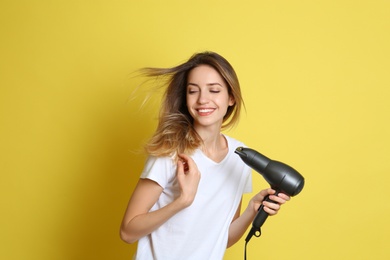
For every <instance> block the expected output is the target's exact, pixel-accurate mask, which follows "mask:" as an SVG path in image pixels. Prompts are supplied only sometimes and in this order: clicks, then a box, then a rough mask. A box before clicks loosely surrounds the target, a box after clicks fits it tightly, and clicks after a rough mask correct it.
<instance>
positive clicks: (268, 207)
mask: <svg viewBox="0 0 390 260" xmlns="http://www.w3.org/2000/svg"><path fill="white" fill-rule="evenodd" d="M275 192H276V191H275V190H273V189H271V188H269V189H264V190H262V191H260V192H259V193H257V194H256V195H255V196H254V197H253V198H252V199H251V201H250V203H251V204H252V208H253V210H254V211H255V212H256V213H257V211H258V209H259V207H260V205H261V204H263V205H264V208H263V209H264V211H265V212H267V213H268V214H269V215H275V214H277V213H278V211H279V209H280V207H281V205H283V204H284V203H286V202H287V201H289V200H290V196H288V195H286V194H284V193H279V194H278V195H274V194H275ZM267 195H269V198H270V200H272V201H274V202H270V201H265V200H264V198H265V197H266V196H267Z"/></svg>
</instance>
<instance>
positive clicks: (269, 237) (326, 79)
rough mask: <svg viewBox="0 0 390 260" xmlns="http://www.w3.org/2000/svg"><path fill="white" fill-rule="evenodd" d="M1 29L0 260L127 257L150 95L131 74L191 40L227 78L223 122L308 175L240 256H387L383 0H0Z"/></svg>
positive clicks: (172, 55)
mask: <svg viewBox="0 0 390 260" xmlns="http://www.w3.org/2000/svg"><path fill="white" fill-rule="evenodd" d="M0 26H1V27H0V35H1V40H0V47H1V49H0V153H1V154H0V172H1V179H0V202H1V204H0V206H1V215H0V218H1V221H0V223H1V224H0V247H1V249H0V258H1V259H23V260H24V259H37V260H38V259H39V260H42V259H57V260H61V259H64V260H65V259H131V254H132V253H133V252H134V250H135V245H127V244H125V243H123V242H122V241H121V240H120V239H119V235H118V229H119V225H120V221H121V219H122V215H123V212H124V210H125V207H126V204H127V201H128V199H129V197H130V194H131V192H132V190H133V188H134V185H135V182H136V180H137V178H138V176H139V174H140V171H141V170H142V167H143V162H144V159H145V156H144V155H143V154H142V153H139V150H140V149H141V148H142V144H143V143H144V141H145V140H147V138H148V137H149V136H150V134H151V133H152V132H153V130H154V127H155V124H156V121H155V118H156V115H157V112H158V103H159V95H158V94H157V95H155V96H153V97H152V98H151V100H150V102H148V103H147V105H145V106H144V107H143V108H142V109H139V108H140V105H141V103H142V101H143V99H144V97H145V96H147V95H148V92H147V91H146V90H145V91H144V90H142V91H138V92H136V93H137V95H135V96H134V95H133V96H132V98H131V99H129V97H130V96H131V94H132V92H133V90H134V87H135V86H137V85H138V84H139V83H140V82H141V81H142V79H140V78H135V77H133V76H134V74H132V72H133V71H135V70H136V69H138V68H141V67H144V66H157V67H164V66H173V65H177V64H179V63H180V62H182V61H184V60H186V59H187V58H188V57H189V56H190V55H192V53H194V52H197V51H203V50H213V51H216V52H218V53H220V54H222V55H223V56H225V57H226V58H227V59H228V60H229V61H230V62H231V63H232V64H233V66H234V67H235V69H236V71H237V73H238V75H239V78H240V81H241V85H242V91H243V95H244V98H245V102H246V113H244V114H243V115H242V120H241V123H240V125H239V126H238V127H236V128H235V129H234V130H231V131H229V132H227V134H229V135H231V136H233V137H235V138H238V139H240V140H242V141H244V142H245V143H246V144H247V145H248V146H250V147H252V148H254V149H256V150H258V151H260V152H262V153H264V154H265V155H267V156H268V157H271V158H273V159H277V160H280V161H283V162H285V163H288V164H290V165H292V166H293V167H294V168H296V169H297V170H299V171H300V172H301V173H302V175H304V176H305V178H306V186H305V188H304V190H303V191H302V193H301V194H299V195H298V196H296V197H294V198H293V199H292V201H291V202H289V203H288V204H287V205H285V206H283V208H282V210H281V211H280V213H279V214H278V215H277V216H275V217H272V218H269V219H268V220H267V222H266V223H265V225H264V226H263V228H262V231H263V235H262V236H261V237H260V238H252V240H251V241H250V243H249V245H248V259H390V244H389V235H390V224H389V219H390V203H389V198H390V189H389V182H390V177H389V176H390V127H389V124H390V122H389V119H390V116H389V115H390V105H389V100H390V77H389V71H390V51H389V46H390V37H389V32H390V2H389V1H385V0H382V1H381V0H372V1H369V0H366V1H362V0H360V1H359V0H349V1H348V0H327V1H325V0H324V1H312V0H306V1H286V0H280V1H278V0H273V1H268V0H267V1H264V0H261V1H257V0H253V1H245V0H243V1H226V0H225V1H222V0H221V1H215V0H202V1H183V0H181V1H179V0H178V1H171V0H167V1H147V0H146V1H134V0H133V1H124V0H122V1H119V0H114V1H92V0H90V1H75V0H71V1H69V0H68V1H49V0H46V1H45V0H41V1H27V0H24V1H23V0H20V1H17V0H16V1H10V0H2V1H1V2H0ZM253 179H254V190H260V189H262V188H265V187H267V185H266V183H265V182H264V181H263V179H262V177H261V176H260V175H259V174H257V173H255V172H254V173H253ZM249 198H250V196H245V197H244V200H245V202H247V201H248V199H249ZM194 224H196V223H194ZM243 248H244V242H243V240H241V241H240V242H238V243H237V244H236V245H235V246H234V247H233V248H230V249H228V250H227V253H226V256H225V259H232V260H233V259H234V260H236V259H243V252H244V251H243Z"/></svg>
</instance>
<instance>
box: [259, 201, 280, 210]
mask: <svg viewBox="0 0 390 260" xmlns="http://www.w3.org/2000/svg"><path fill="white" fill-rule="evenodd" d="M263 205H264V207H267V208H269V209H271V210H274V211H278V210H279V209H280V205H279V204H277V203H272V202H270V201H264V202H263Z"/></svg>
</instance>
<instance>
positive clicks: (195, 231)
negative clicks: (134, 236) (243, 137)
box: [135, 136, 252, 260]
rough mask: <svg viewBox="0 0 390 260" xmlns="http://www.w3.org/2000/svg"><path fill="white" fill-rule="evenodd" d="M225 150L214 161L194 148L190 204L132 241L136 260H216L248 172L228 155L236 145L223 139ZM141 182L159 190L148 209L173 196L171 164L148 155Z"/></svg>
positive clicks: (246, 185)
mask: <svg viewBox="0 0 390 260" xmlns="http://www.w3.org/2000/svg"><path fill="white" fill-rule="evenodd" d="M225 137H226V139H227V141H228V147H229V152H228V154H227V155H226V157H225V158H224V159H223V160H222V161H221V162H219V163H216V162H214V161H213V160H211V159H209V158H208V157H207V156H206V155H205V154H204V153H203V152H202V151H201V150H200V149H197V150H196V151H195V153H194V154H193V155H192V156H191V157H192V159H193V160H194V161H195V163H196V165H197V166H198V169H199V171H200V173H201V179H200V182H199V186H198V191H197V194H196V196H195V199H194V202H193V203H192V204H191V206H189V207H188V208H185V209H183V210H182V211H180V212H178V213H177V214H175V215H174V216H172V217H171V218H170V219H169V220H168V221H167V222H165V223H164V224H163V225H162V226H161V227H159V228H158V229H157V230H155V231H153V232H152V233H151V234H149V235H147V236H145V237H142V238H141V239H139V241H138V248H137V253H136V256H135V259H137V260H152V259H153V260H173V259H180V260H183V259H185V260H191V259H194V260H203V259H208V260H214V259H215V260H217V259H218V260H220V259H222V258H223V255H224V253H225V250H226V246H227V241H228V231H229V226H230V223H231V221H232V219H233V217H234V214H235V213H236V211H237V208H238V205H239V203H240V201H241V198H242V195H243V193H247V192H251V191H252V178H251V168H249V167H248V166H247V165H246V164H245V163H244V162H243V161H242V160H241V158H240V157H239V156H238V155H237V154H235V153H234V150H235V149H236V148H237V147H239V146H244V145H243V144H242V143H241V142H239V141H237V140H235V139H233V138H230V137H228V136H225ZM141 178H147V179H151V180H153V181H155V182H156V183H158V184H159V185H160V186H161V187H163V192H162V194H161V196H160V197H159V199H158V201H157V202H156V203H155V205H154V206H153V207H152V208H151V210H150V211H155V210H157V209H160V208H162V207H164V206H165V205H167V204H169V203H171V202H172V201H173V200H174V199H175V198H176V197H177V196H178V195H179V192H180V191H179V186H178V182H177V179H176V164H175V162H174V161H173V159H172V158H170V157H159V158H156V157H149V158H148V160H147V162H146V165H145V168H144V170H143V172H142V174H141Z"/></svg>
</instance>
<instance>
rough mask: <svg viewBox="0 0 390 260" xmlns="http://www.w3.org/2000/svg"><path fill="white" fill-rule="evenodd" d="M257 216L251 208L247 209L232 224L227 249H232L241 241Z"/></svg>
mask: <svg viewBox="0 0 390 260" xmlns="http://www.w3.org/2000/svg"><path fill="white" fill-rule="evenodd" d="M255 215H256V212H254V210H253V209H251V208H250V207H247V208H246V210H245V211H244V212H243V214H242V215H241V216H240V217H238V218H237V219H236V220H234V221H233V222H232V223H231V224H230V227H229V239H228V244H227V247H231V246H232V245H234V244H235V243H237V241H238V240H240V238H241V237H242V236H243V235H244V233H245V231H246V230H247V228H248V226H249V225H250V224H251V223H252V221H253V218H254V217H255Z"/></svg>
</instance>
